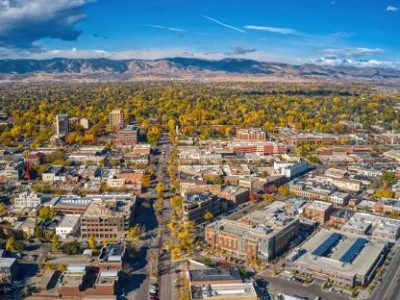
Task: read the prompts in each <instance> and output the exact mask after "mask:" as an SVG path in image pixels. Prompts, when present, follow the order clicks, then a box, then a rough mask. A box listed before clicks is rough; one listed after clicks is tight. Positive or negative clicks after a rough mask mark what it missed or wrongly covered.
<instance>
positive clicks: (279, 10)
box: [0, 0, 400, 68]
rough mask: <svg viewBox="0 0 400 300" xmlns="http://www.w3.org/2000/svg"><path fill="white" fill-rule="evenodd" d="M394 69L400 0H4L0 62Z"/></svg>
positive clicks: (398, 59)
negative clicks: (177, 61) (172, 61)
mask: <svg viewBox="0 0 400 300" xmlns="http://www.w3.org/2000/svg"><path fill="white" fill-rule="evenodd" d="M52 57H70V58H98V57H105V58H111V59H131V58H139V59H160V58H165V57H195V58H204V59H223V58H244V59H255V60H261V61H273V62H284V63H291V64H304V63H319V64H327V65H351V66H361V67H362V66H385V67H386V66H389V67H396V68H400V0H240V1H239V0H0V58H37V59H44V58H52Z"/></svg>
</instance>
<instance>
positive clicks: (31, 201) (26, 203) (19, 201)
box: [14, 192, 42, 209]
mask: <svg viewBox="0 0 400 300" xmlns="http://www.w3.org/2000/svg"><path fill="white" fill-rule="evenodd" d="M41 204H42V197H40V196H39V195H38V194H37V193H35V192H23V193H20V194H19V195H18V197H16V198H14V207H16V208H21V209H23V208H36V207H38V206H39V205H41Z"/></svg>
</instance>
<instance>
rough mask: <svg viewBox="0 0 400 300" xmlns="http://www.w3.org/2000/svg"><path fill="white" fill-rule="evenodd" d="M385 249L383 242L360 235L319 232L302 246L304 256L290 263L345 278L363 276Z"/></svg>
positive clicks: (334, 231) (332, 231)
mask: <svg viewBox="0 0 400 300" xmlns="http://www.w3.org/2000/svg"><path fill="white" fill-rule="evenodd" d="M385 247H386V244H385V243H383V242H378V241H373V240H370V239H368V238H367V237H365V236H363V235H357V234H351V233H347V232H341V231H337V230H325V229H322V230H321V231H319V232H318V233H317V234H315V235H314V236H313V237H312V238H310V239H309V240H308V241H307V242H306V243H305V244H304V245H303V246H302V249H301V250H302V252H303V253H304V254H303V255H300V257H299V258H298V259H297V260H295V261H294V262H293V264H294V265H296V266H302V267H303V268H312V269H316V270H324V269H325V270H329V273H340V274H344V275H346V276H353V275H355V274H357V275H360V276H366V275H368V273H369V272H370V269H371V267H372V265H373V264H374V262H375V261H376V260H377V259H378V257H379V256H381V254H382V252H383V251H384V249H385Z"/></svg>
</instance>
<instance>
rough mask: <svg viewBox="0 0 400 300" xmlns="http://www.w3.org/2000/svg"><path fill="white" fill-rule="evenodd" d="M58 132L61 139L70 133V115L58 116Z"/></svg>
mask: <svg viewBox="0 0 400 300" xmlns="http://www.w3.org/2000/svg"><path fill="white" fill-rule="evenodd" d="M56 131H57V135H58V136H59V137H64V136H66V135H67V134H68V132H69V117H68V115H65V114H63V115H57V116H56Z"/></svg>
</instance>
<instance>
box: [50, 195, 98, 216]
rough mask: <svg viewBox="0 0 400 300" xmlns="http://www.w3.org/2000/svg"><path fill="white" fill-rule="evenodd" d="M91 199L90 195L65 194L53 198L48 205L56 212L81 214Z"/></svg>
mask: <svg viewBox="0 0 400 300" xmlns="http://www.w3.org/2000/svg"><path fill="white" fill-rule="evenodd" d="M91 201H92V198H91V197H81V196H76V195H67V196H59V197H55V198H53V199H52V200H51V203H49V205H50V206H52V207H53V209H54V211H55V212H57V213H63V214H78V215H81V214H83V213H84V212H85V210H86V208H87V207H88V206H89V204H90V202H91Z"/></svg>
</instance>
